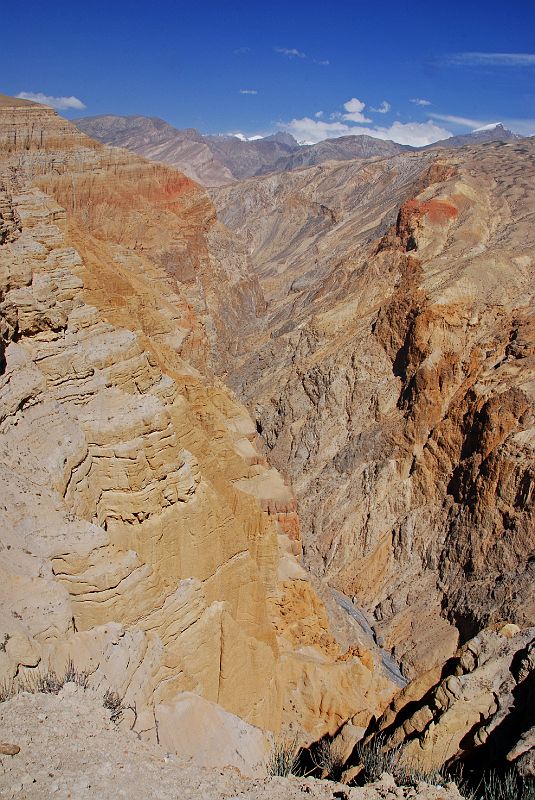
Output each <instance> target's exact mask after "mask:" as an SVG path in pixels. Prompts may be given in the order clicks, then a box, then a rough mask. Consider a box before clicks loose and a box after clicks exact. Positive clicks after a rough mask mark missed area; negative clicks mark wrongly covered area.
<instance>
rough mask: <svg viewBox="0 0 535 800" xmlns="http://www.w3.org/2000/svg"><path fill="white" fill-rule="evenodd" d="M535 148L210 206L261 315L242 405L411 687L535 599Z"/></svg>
mask: <svg viewBox="0 0 535 800" xmlns="http://www.w3.org/2000/svg"><path fill="white" fill-rule="evenodd" d="M534 154H535V142H534V141H533V140H522V141H521V142H518V143H511V144H505V145H504V144H502V145H498V144H489V145H485V146H483V147H481V148H474V149H472V150H471V149H466V150H460V151H457V152H455V153H453V154H448V155H444V154H440V156H437V155H436V154H431V153H425V154H416V155H412V154H411V155H401V156H398V157H395V158H391V159H389V160H387V161H374V162H371V163H366V164H362V163H358V162H351V163H349V164H337V165H324V166H322V167H319V168H312V169H309V170H303V171H301V172H299V173H294V174H286V175H276V176H269V177H266V178H263V179H260V180H259V179H256V180H250V181H247V182H244V183H242V184H241V185H239V186H235V187H227V188H221V189H218V190H217V191H213V192H212V195H213V196H214V198H215V202H216V206H217V208H218V210H219V213H220V217H221V219H222V220H223V221H224V222H226V223H227V224H228V225H229V227H231V228H232V229H233V230H234V231H235V232H236V233H237V234H238V235H240V236H241V237H242V238H243V241H244V242H245V243H247V245H248V247H249V250H250V253H251V259H252V263H253V266H254V268H255V272H256V274H257V276H258V277H259V280H260V283H261V286H262V288H263V290H264V294H265V296H266V299H267V301H268V308H267V312H266V314H265V316H264V318H263V320H262V321H261V322H258V323H257V325H256V330H255V333H254V335H251V336H249V337H248V338H247V339H246V341H245V342H244V344H243V346H242V350H241V353H240V354H238V357H237V358H236V360H235V366H234V367H233V369H232V374H231V375H230V376H229V380H230V381H231V385H232V386H233V387H234V388H235V389H236V390H237V391H239V392H240V393H241V396H242V397H243V398H244V399H245V400H246V402H247V403H248V405H249V408H250V409H251V411H252V412H253V414H254V415H255V418H256V424H257V427H258V429H259V430H260V431H261V433H262V436H263V438H264V440H265V442H266V445H267V448H268V452H269V455H270V459H271V460H272V461H273V463H274V464H275V465H276V466H277V467H278V468H279V469H280V470H281V471H282V472H283V473H285V474H286V475H288V476H289V477H290V479H291V481H292V485H293V486H294V488H295V489H296V492H297V496H298V503H299V511H300V517H301V522H302V530H303V532H304V548H305V555H306V559H307V562H308V563H309V564H310V565H311V566H312V567H313V569H314V570H315V571H316V572H317V573H318V574H320V575H322V576H323V577H326V578H327V580H328V581H329V582H330V584H331V585H333V586H334V587H336V588H337V589H339V590H341V591H342V592H344V593H345V594H346V595H350V596H353V597H355V599H356V602H357V604H358V605H360V606H361V607H364V609H365V610H366V611H367V612H368V614H369V616H370V617H371V618H372V620H373V624H374V626H375V629H376V632H377V634H378V636H381V637H382V638H383V639H384V642H385V645H386V647H387V648H388V649H392V650H393V652H394V654H396V655H397V657H398V658H400V659H401V660H402V661H403V665H404V669H405V672H406V674H407V675H409V676H415V675H418V674H421V673H422V672H425V671H426V670H428V669H431V668H433V667H434V666H437V665H442V664H443V663H444V662H445V661H446V660H447V659H448V658H449V657H450V656H451V655H452V654H453V653H454V652H455V650H456V648H457V646H458V644H459V642H460V643H463V642H465V641H467V640H468V639H469V638H471V637H472V636H474V635H475V634H477V633H478V632H479V631H480V630H482V629H483V628H484V627H485V626H487V625H491V624H494V623H498V622H500V621H510V622H515V623H517V624H518V625H519V626H521V627H522V628H523V627H525V626H526V625H530V624H532V623H533V620H534V619H535V598H534V593H533V568H534V564H535V561H534V559H533V545H534V542H533V530H534V510H533V509H534V500H533V476H534V473H533V469H534V452H533V443H534V427H533V421H534V415H533V408H534V406H533V399H534V393H533V387H534V383H533V379H534V343H535V337H534V328H533V312H532V308H533V291H534V266H535V264H534V258H533V253H534V252H535V248H534V245H535V241H534V235H533V226H532V224H531V220H532V218H533V213H534V209H535V194H534V189H533V187H534V185H535V183H534V177H535V173H534V167H533V156H534Z"/></svg>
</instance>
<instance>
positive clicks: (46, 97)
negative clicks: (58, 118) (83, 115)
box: [17, 92, 86, 111]
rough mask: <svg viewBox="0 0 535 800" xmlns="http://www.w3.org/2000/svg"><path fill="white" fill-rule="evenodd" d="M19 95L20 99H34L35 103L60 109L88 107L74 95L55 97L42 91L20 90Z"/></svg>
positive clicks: (80, 109)
mask: <svg viewBox="0 0 535 800" xmlns="http://www.w3.org/2000/svg"><path fill="white" fill-rule="evenodd" d="M17 97H18V98H19V99H20V100H33V102H34V103H41V104H42V105H45V106H51V107H52V108H57V109H58V110H65V109H67V108H75V109H78V110H79V111H82V110H83V109H84V108H86V106H85V104H84V103H82V101H81V100H79V99H78V98H77V97H73V96H72V95H71V96H70V97H54V96H53V95H50V94H43V93H42V92H19V93H18V95H17Z"/></svg>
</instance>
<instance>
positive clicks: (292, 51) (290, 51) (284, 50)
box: [275, 47, 306, 58]
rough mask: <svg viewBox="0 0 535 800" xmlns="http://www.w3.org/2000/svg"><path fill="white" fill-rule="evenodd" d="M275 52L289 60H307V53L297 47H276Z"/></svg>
mask: <svg viewBox="0 0 535 800" xmlns="http://www.w3.org/2000/svg"><path fill="white" fill-rule="evenodd" d="M275 52H276V53H280V54H281V55H283V56H288V58H306V53H303V51H302V50H298V49H297V48H296V47H275Z"/></svg>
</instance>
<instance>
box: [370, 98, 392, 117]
mask: <svg viewBox="0 0 535 800" xmlns="http://www.w3.org/2000/svg"><path fill="white" fill-rule="evenodd" d="M391 107H392V106H391V105H390V103H389V102H388V100H383V102H382V103H381V105H380V106H378V107H377V108H370V111H373V112H374V114H387V113H388V112H389V111H390V109H391Z"/></svg>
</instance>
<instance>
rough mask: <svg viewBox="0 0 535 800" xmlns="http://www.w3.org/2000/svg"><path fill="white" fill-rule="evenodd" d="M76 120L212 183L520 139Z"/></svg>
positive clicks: (504, 134)
mask: <svg viewBox="0 0 535 800" xmlns="http://www.w3.org/2000/svg"><path fill="white" fill-rule="evenodd" d="M74 124H75V125H76V126H77V127H78V128H79V129H80V130H82V131H83V132H84V133H86V134H87V135H89V136H92V137H94V138H96V139H98V140H99V141H101V142H103V143H105V144H108V145H111V146H113V147H125V148H127V149H130V150H132V151H133V152H136V153H138V154H140V155H143V156H146V157H147V158H153V159H156V160H158V161H162V162H164V163H167V164H169V165H171V166H174V167H175V168H177V169H181V170H182V171H183V172H184V173H185V174H186V175H188V177H191V178H193V179H194V180H197V181H198V182H199V183H201V184H203V185H205V186H209V187H211V186H214V187H216V186H222V185H226V184H229V183H232V182H234V181H239V180H245V179H247V178H250V177H256V176H261V175H267V174H270V173H272V172H286V171H291V170H294V169H300V168H302V167H307V166H315V165H317V164H323V163H325V162H327V161H349V160H351V159H354V158H362V159H368V158H388V157H390V156H393V155H397V154H398V153H402V152H411V151H413V152H417V151H422V150H434V149H442V148H444V149H453V148H458V147H463V146H465V145H470V144H480V143H484V142H490V141H514V140H516V139H518V138H520V137H518V136H517V135H516V134H513V133H511V131H508V130H506V129H505V128H504V127H503V125H501V123H500V124H497V125H496V126H494V127H493V128H492V129H484V130H481V131H474V132H472V133H468V134H463V135H460V136H452V137H450V138H449V139H444V140H443V141H439V142H435V143H433V144H430V145H426V146H425V147H420V148H417V147H412V146H410V145H401V144H397V143H396V142H393V141H391V140H389V139H379V138H376V137H373V136H369V135H367V134H354V135H347V136H340V137H336V138H332V139H324V140H323V141H321V142H318V143H316V144H312V145H311V144H304V145H301V144H299V143H298V142H297V141H296V139H295V138H294V137H293V136H292V135H291V134H290V133H288V132H286V131H279V132H278V133H274V134H270V135H268V136H265V137H258V138H256V137H255V138H254V139H252V140H251V139H244V138H242V137H240V136H236V135H232V134H224V135H214V134H202V133H200V132H199V131H198V130H197V129H195V128H185V129H179V128H175V127H174V126H172V125H170V124H169V123H168V122H166V121H165V120H163V119H160V118H159V117H145V116H143V115H139V114H138V115H132V116H119V115H113V114H108V115H99V116H94V117H80V118H78V119H76V120H74Z"/></svg>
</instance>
